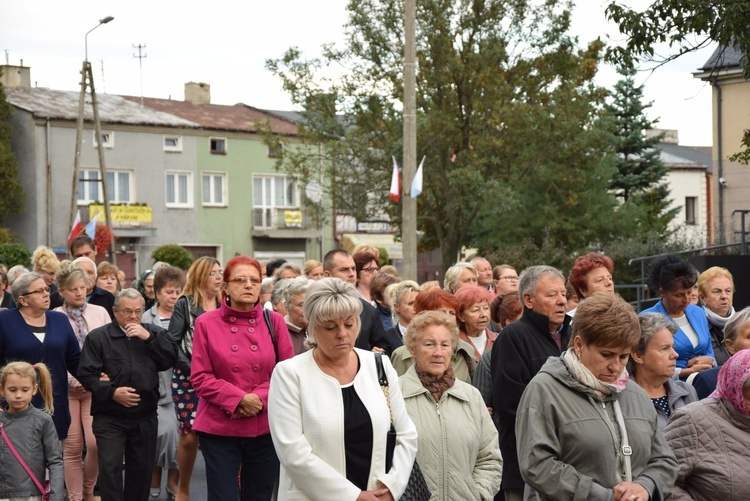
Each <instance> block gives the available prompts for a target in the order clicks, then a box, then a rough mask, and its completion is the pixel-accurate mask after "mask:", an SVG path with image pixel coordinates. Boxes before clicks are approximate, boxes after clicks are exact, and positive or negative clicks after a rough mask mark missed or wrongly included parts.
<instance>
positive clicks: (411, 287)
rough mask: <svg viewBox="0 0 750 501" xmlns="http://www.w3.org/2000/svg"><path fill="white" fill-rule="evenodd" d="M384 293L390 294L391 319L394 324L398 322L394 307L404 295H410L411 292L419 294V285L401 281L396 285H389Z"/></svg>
mask: <svg viewBox="0 0 750 501" xmlns="http://www.w3.org/2000/svg"><path fill="white" fill-rule="evenodd" d="M391 287H392V288H391ZM386 291H390V292H391V318H392V319H393V321H394V322H398V313H396V306H398V304H399V303H400V302H401V297H402V296H403V295H404V294H407V293H410V292H411V291H417V292H419V284H418V283H417V282H414V281H412V280H402V281H401V282H398V283H396V284H391V285H389V286H388V288H387V289H386Z"/></svg>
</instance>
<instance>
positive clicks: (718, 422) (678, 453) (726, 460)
mask: <svg viewBox="0 0 750 501" xmlns="http://www.w3.org/2000/svg"><path fill="white" fill-rule="evenodd" d="M664 436H665V437H666V439H667V442H669V445H670V446H671V447H672V450H673V451H674V455H675V457H676V458H677V462H678V463H679V464H680V471H679V474H678V476H677V482H676V483H675V486H674V488H673V489H672V492H671V493H670V494H669V496H668V497H667V499H670V500H675V501H682V500H692V499H696V500H698V499H716V500H719V499H720V500H721V501H734V500H736V501H738V500H741V499H742V500H744V499H748V493H749V492H750V491H749V490H748V489H750V453H749V452H748V451H750V416H746V415H744V414H740V413H739V412H737V410H736V409H735V408H734V407H732V406H731V404H729V403H728V402H727V401H726V400H724V399H721V400H716V399H713V398H707V399H704V400H701V401H699V402H695V403H692V404H690V405H687V406H685V407H683V408H681V409H680V410H678V411H677V412H675V413H674V414H672V418H671V419H670V420H669V424H667V428H666V429H665V430H664Z"/></svg>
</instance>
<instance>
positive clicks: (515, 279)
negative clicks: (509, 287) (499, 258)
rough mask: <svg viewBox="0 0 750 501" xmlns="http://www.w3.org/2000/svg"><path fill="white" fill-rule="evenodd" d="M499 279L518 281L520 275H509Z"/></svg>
mask: <svg viewBox="0 0 750 501" xmlns="http://www.w3.org/2000/svg"><path fill="white" fill-rule="evenodd" d="M498 280H507V281H508V282H518V275H507V276H504V277H500V278H498Z"/></svg>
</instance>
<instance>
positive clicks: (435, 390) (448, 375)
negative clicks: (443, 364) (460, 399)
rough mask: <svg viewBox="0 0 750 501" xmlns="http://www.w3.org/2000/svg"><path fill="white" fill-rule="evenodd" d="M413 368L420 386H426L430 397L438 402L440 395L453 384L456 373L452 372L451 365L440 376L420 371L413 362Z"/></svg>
mask: <svg viewBox="0 0 750 501" xmlns="http://www.w3.org/2000/svg"><path fill="white" fill-rule="evenodd" d="M414 368H415V369H416V370H417V377H418V378H419V381H420V382H421V383H422V386H424V387H425V388H427V391H429V392H430V395H432V398H434V399H435V402H439V401H440V397H442V396H443V393H445V390H447V389H448V388H452V387H453V384H454V383H455V382H456V375H455V374H453V367H451V366H450V365H449V366H448V369H447V370H446V371H445V372H443V375H442V376H440V377H435V376H433V375H431V374H427V373H426V372H422V370H421V369H420V368H419V365H417V364H414Z"/></svg>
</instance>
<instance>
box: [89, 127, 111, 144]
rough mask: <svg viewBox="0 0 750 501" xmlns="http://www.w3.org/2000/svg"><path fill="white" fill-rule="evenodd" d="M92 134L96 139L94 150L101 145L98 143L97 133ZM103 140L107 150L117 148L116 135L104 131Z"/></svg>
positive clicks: (94, 140)
mask: <svg viewBox="0 0 750 501" xmlns="http://www.w3.org/2000/svg"><path fill="white" fill-rule="evenodd" d="M92 134H93V138H94V139H93V145H94V148H96V147H98V146H99V143H98V142H97V141H96V131H93V132H92ZM101 138H102V146H104V147H105V148H114V147H115V133H114V132H112V131H108V130H103V131H102V135H101Z"/></svg>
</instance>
